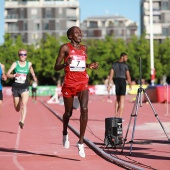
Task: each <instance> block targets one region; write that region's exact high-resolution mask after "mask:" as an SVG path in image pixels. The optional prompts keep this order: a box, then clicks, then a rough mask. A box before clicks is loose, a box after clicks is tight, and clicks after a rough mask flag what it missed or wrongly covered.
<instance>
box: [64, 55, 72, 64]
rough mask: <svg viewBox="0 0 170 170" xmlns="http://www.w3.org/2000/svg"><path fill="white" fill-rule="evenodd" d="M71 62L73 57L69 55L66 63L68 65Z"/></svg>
mask: <svg viewBox="0 0 170 170" xmlns="http://www.w3.org/2000/svg"><path fill="white" fill-rule="evenodd" d="M71 62H72V58H71V57H69V58H68V59H67V61H66V62H65V63H66V64H67V65H70V64H71Z"/></svg>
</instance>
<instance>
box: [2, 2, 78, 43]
mask: <svg viewBox="0 0 170 170" xmlns="http://www.w3.org/2000/svg"><path fill="white" fill-rule="evenodd" d="M79 16H80V15H79V2H78V0H5V33H10V34H11V35H12V37H13V38H14V39H15V38H16V37H17V36H18V35H21V36H22V40H23V42H24V43H26V44H36V43H37V42H38V41H39V40H40V39H42V38H44V37H45V35H46V34H49V35H52V36H55V37H56V38H57V37H59V36H63V35H66V31H67V30H68V28H70V27H71V26H74V25H76V26H79V25H80V19H79Z"/></svg>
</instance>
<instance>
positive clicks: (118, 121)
mask: <svg viewBox="0 0 170 170" xmlns="http://www.w3.org/2000/svg"><path fill="white" fill-rule="evenodd" d="M104 143H105V145H106V146H107V147H113V146H114V147H116V146H117V145H121V144H122V143H123V131H122V118H117V117H112V118H106V119H105V139H104Z"/></svg>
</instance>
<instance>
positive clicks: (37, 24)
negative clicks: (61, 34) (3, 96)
mask: <svg viewBox="0 0 170 170" xmlns="http://www.w3.org/2000/svg"><path fill="white" fill-rule="evenodd" d="M35 30H37V31H38V30H40V24H39V23H36V25H35Z"/></svg>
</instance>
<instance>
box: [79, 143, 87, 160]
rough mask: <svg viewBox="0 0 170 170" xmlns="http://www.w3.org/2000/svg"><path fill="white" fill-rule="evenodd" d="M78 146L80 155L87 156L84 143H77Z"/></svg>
mask: <svg viewBox="0 0 170 170" xmlns="http://www.w3.org/2000/svg"><path fill="white" fill-rule="evenodd" d="M77 148H78V152H79V155H80V156H81V157H82V158H85V156H86V154H85V152H84V145H83V144H79V143H77Z"/></svg>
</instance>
